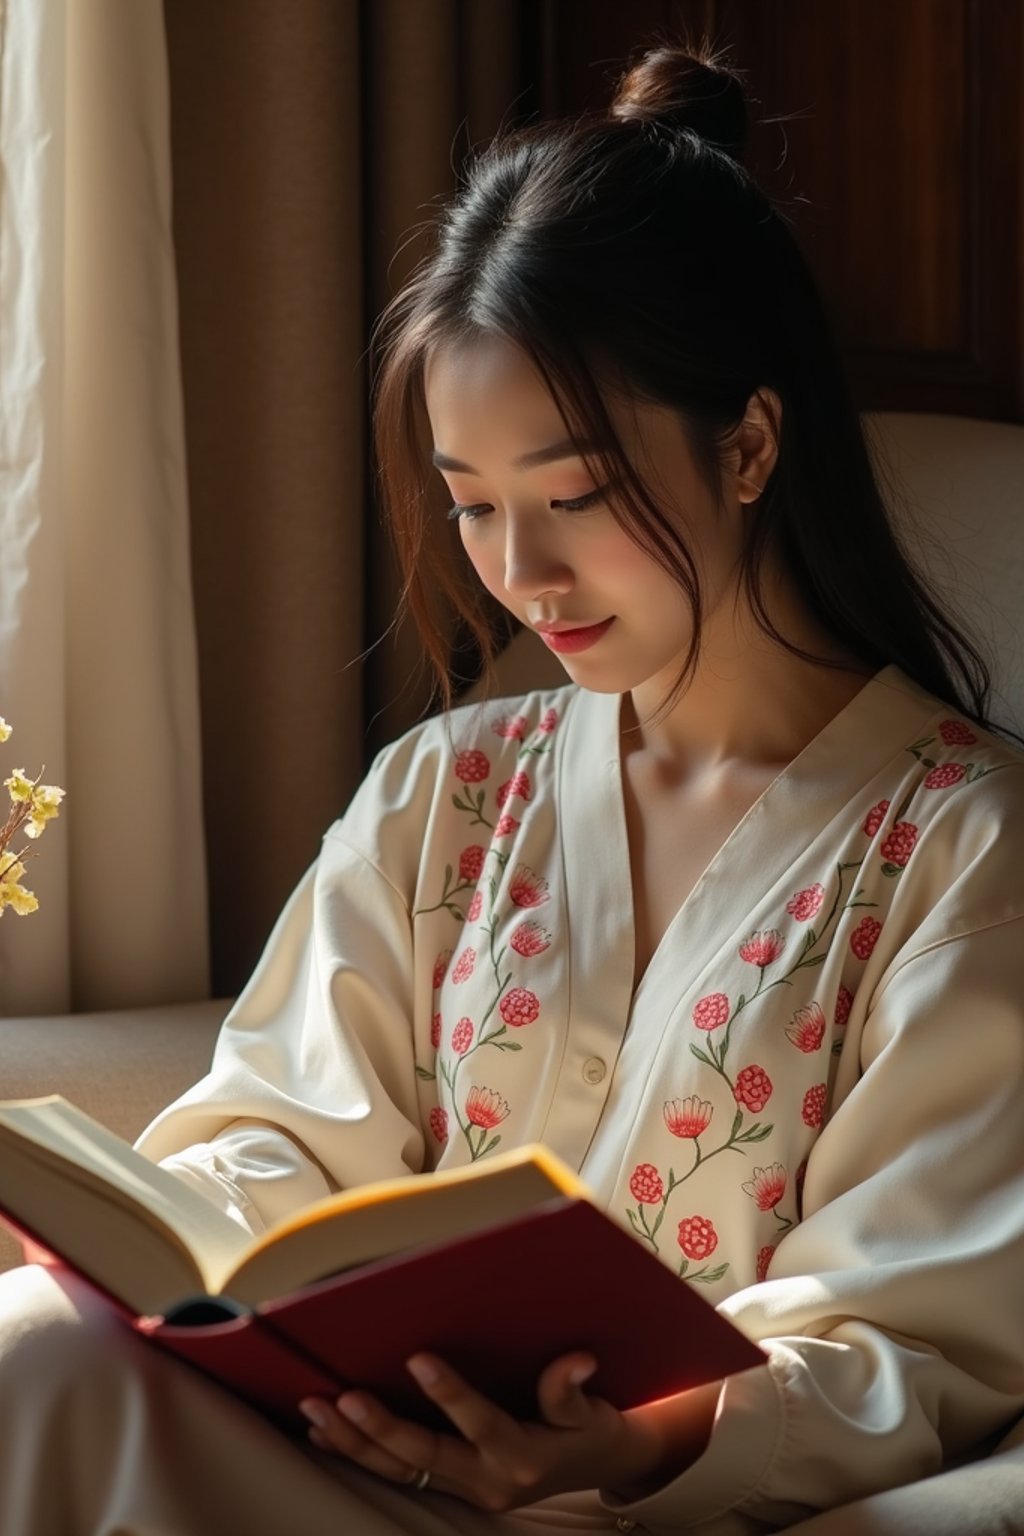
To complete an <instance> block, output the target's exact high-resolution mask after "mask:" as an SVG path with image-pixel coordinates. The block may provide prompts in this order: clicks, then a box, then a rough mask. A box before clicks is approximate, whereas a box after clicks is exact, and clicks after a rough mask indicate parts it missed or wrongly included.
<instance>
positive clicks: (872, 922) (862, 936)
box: [850, 917, 882, 960]
mask: <svg viewBox="0 0 1024 1536" xmlns="http://www.w3.org/2000/svg"><path fill="white" fill-rule="evenodd" d="M881 931H882V925H881V923H880V922H879V921H878V919H877V918H876V917H862V918H861V920H860V922H859V923H858V924H857V926H856V928H855V929H854V930H853V932H852V933H851V934H850V948H851V949H852V950H853V952H854V954H855V955H856V956H857V958H858V960H866V959H867V958H868V956H869V955H870V953H871V951H872V950H873V949H874V947H875V945H876V943H877V942H878V935H879V934H880V933H881Z"/></svg>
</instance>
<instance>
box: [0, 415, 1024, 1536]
mask: <svg viewBox="0 0 1024 1536" xmlns="http://www.w3.org/2000/svg"><path fill="white" fill-rule="evenodd" d="M867 424H868V427H869V432H870V435H871V439H872V442H873V444H874V445H875V447H876V451H877V452H878V453H879V454H880V455H881V459H882V462H883V466H884V465H888V466H889V467H890V468H891V470H892V472H893V479H894V480H898V481H899V482H901V483H902V486H903V488H904V490H905V492H906V493H907V502H908V505H907V506H906V507H903V506H900V505H898V502H899V498H898V497H895V496H894V498H893V501H894V506H895V507H896V517H897V525H898V527H900V529H901V531H902V533H903V536H904V538H905V540H906V542H907V544H908V545H909V547H910V548H911V550H913V551H915V552H916V553H917V555H918V558H919V560H920V561H921V563H922V565H923V566H924V569H925V571H926V572H927V573H928V574H929V575H930V576H931V577H932V579H933V581H934V582H935V584H936V586H937V588H938V590H939V591H940V593H941V594H942V596H943V598H944V600H945V601H947V602H948V604H949V607H950V611H951V612H952V613H953V614H955V615H956V616H957V617H958V618H959V619H961V620H962V621H963V622H964V624H965V627H967V628H968V629H969V630H970V631H971V632H973V633H975V634H977V635H978V636H979V637H980V639H981V641H982V644H983V645H984V646H985V647H987V649H988V650H989V652H990V660H991V663H992V666H993V676H994V681H995V698H994V700H993V713H994V715H995V717H996V718H997V719H998V720H999V721H1000V722H1001V723H1005V724H1009V725H1011V726H1013V727H1014V728H1015V729H1017V730H1020V731H1024V515H1022V508H1024V426H1017V425H1006V424H999V423H992V422H984V421H975V420H969V419H962V418H953V417H940V416H929V415H909V414H908V415H903V414H885V415H876V416H873V417H870V418H869V419H868V423H867ZM884 472H885V471H884V469H883V473H884ZM887 478H888V477H887ZM823 513H826V514H827V509H823ZM562 677H563V674H562V671H561V669H560V668H559V667H558V664H557V662H556V661H555V660H554V658H553V657H551V656H550V654H549V653H548V652H547V651H546V650H544V649H543V648H542V647H541V646H540V645H539V643H538V642H537V641H536V639H535V637H533V636H531V635H527V634H523V635H521V636H519V637H518V639H517V640H516V641H515V642H514V644H513V645H512V646H511V647H510V649H509V651H508V653H507V654H506V656H505V658H504V659H503V663H502V669H501V686H502V690H503V691H504V692H508V693H515V692H518V691H522V690H524V689H526V688H529V687H532V686H537V685H538V684H547V683H548V682H552V681H554V682H557V681H561V679H562ZM227 1007H228V1003H227V1002H226V1001H224V1000H221V1001H213V1002H203V1003H197V1004H189V1005H183V1006H181V1007H162V1008H151V1009H140V1010H133V1011H125V1012H123V1013H94V1014H83V1015H78V1016H73V1017H71V1016H69V1017H64V1018H36V1019H0V1060H2V1062H3V1094H4V1096H5V1097H13V1096H29V1095H34V1094H42V1093H50V1092H60V1093H63V1094H64V1095H65V1096H66V1097H68V1098H69V1099H72V1100H74V1101H75V1102H76V1103H78V1104H80V1105H81V1106H82V1107H83V1108H84V1109H86V1110H88V1111H89V1112H90V1113H91V1114H94V1115H95V1116H97V1118H99V1119H100V1120H102V1121H104V1122H105V1123H106V1124H108V1125H109V1126H110V1127H111V1128H112V1129H113V1130H115V1131H116V1132H118V1134H120V1135H122V1136H124V1137H126V1138H128V1139H133V1138H134V1137H135V1136H136V1135H137V1134H138V1133H139V1132H140V1131H141V1130H142V1128H143V1127H144V1125H146V1124H147V1123H148V1121H149V1120H150V1119H151V1118H152V1117H153V1115H154V1114H155V1113H156V1112H157V1110H158V1109H160V1108H161V1107H162V1106H163V1105H164V1104H165V1103H167V1102H168V1101H169V1100H171V1099H172V1098H174V1097H175V1096H176V1095H177V1094H178V1093H179V1092H180V1091H181V1090H182V1089H184V1088H185V1087H186V1086H187V1085H188V1084H189V1083H191V1082H193V1081H195V1080H196V1078H198V1077H199V1076H201V1075H202V1073H203V1072H204V1071H205V1070H206V1066H207V1064H208V1061H209V1057H210V1052H211V1049H212V1045H213V1041H214V1038H215V1035H216V1031H217V1027H218V1025H219V1023H220V1021H221V1019H222V1018H223V1016H224V1014H225V1012H226V1011H227ZM17 1261H18V1251H17V1248H16V1245H15V1244H14V1243H13V1241H11V1240H10V1239H9V1238H7V1237H6V1236H5V1235H4V1234H2V1233H0V1269H3V1268H6V1267H8V1266H9V1265H11V1264H12V1263H16V1262H17ZM997 1452H998V1453H997V1454H994V1455H993V1456H992V1457H990V1458H989V1459H988V1460H987V1461H985V1462H982V1463H976V1464H975V1465H973V1466H971V1467H968V1468H964V1469H961V1470H959V1471H956V1472H949V1473H944V1474H942V1475H941V1476H940V1477H935V1478H931V1479H928V1480H926V1481H925V1482H923V1483H920V1484H915V1485H912V1486H910V1487H908V1488H904V1489H897V1490H895V1491H893V1492H892V1493H886V1494H880V1495H876V1496H875V1497H873V1498H870V1499H866V1500H863V1501H861V1502H859V1503H857V1504H856V1505H849V1506H847V1507H846V1508H845V1509H839V1510H834V1511H831V1512H829V1513H826V1514H824V1515H819V1516H816V1517H815V1518H813V1519H811V1520H809V1521H807V1522H805V1523H804V1524H803V1525H801V1526H800V1527H799V1528H795V1527H794V1530H796V1529H799V1531H800V1536H910V1533H912V1532H917V1531H924V1530H928V1531H929V1532H932V1533H934V1536H943V1533H945V1536H1000V1533H1001V1536H1008V1533H1010V1536H1012V1533H1013V1532H1018V1533H1024V1420H1022V1421H1021V1423H1019V1424H1018V1425H1017V1426H1016V1428H1015V1429H1014V1430H1013V1431H1011V1434H1010V1435H1009V1436H1008V1437H1007V1438H1006V1440H1005V1441H1004V1442H1003V1443H1002V1445H1001V1446H1000V1447H998V1448H997Z"/></svg>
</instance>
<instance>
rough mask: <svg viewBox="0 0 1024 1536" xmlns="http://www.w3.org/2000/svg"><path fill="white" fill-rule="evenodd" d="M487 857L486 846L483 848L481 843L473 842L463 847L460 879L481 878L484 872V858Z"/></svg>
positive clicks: (460, 860) (460, 861) (460, 855)
mask: <svg viewBox="0 0 1024 1536" xmlns="http://www.w3.org/2000/svg"><path fill="white" fill-rule="evenodd" d="M486 857H487V850H486V848H481V846H480V844H479V843H472V844H470V846H469V847H468V848H463V850H462V852H461V853H460V854H459V879H460V880H465V881H466V882H467V883H468V882H469V881H470V880H479V879H480V876H481V875H482V874H483V872H484V859H486Z"/></svg>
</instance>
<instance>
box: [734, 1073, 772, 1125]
mask: <svg viewBox="0 0 1024 1536" xmlns="http://www.w3.org/2000/svg"><path fill="white" fill-rule="evenodd" d="M732 1092H733V1098H734V1099H735V1100H736V1102H737V1104H745V1105H746V1106H747V1108H748V1109H749V1110H750V1112H751V1113H752V1114H755V1115H756V1114H758V1113H759V1112H760V1111H761V1110H762V1109H764V1107H765V1105H766V1104H767V1103H768V1100H769V1099H770V1098H771V1096H772V1080H771V1078H770V1077H769V1076H768V1074H767V1072H766V1071H765V1070H764V1067H758V1066H749V1067H744V1068H743V1071H742V1072H740V1073H738V1074H737V1077H736V1086H735V1088H734V1089H733V1091H732Z"/></svg>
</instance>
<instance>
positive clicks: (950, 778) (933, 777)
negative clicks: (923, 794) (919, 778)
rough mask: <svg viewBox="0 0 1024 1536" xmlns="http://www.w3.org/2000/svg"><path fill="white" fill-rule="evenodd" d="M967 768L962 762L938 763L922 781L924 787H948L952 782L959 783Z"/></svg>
mask: <svg viewBox="0 0 1024 1536" xmlns="http://www.w3.org/2000/svg"><path fill="white" fill-rule="evenodd" d="M966 772H967V769H966V768H965V767H964V765H963V763H940V764H939V766H938V767H937V768H933V769H932V771H931V773H929V774H928V775H927V777H926V778H925V781H924V787H925V789H949V788H950V786H951V785H953V784H959V783H960V780H961V779H962V778H963V777H964V775H965V773H966Z"/></svg>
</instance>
